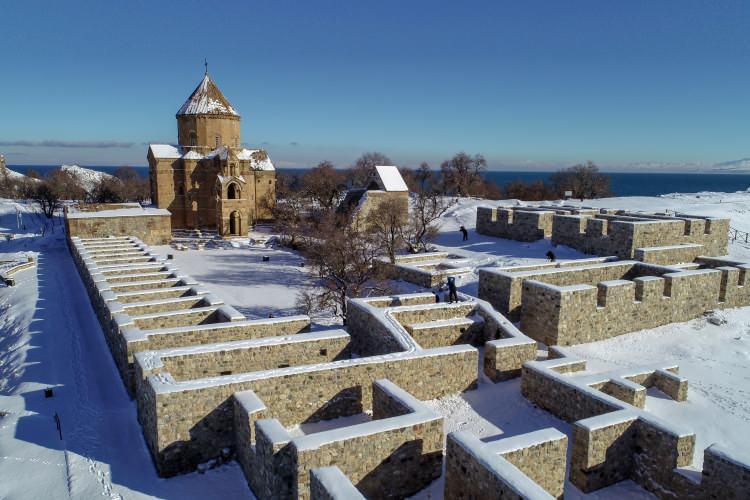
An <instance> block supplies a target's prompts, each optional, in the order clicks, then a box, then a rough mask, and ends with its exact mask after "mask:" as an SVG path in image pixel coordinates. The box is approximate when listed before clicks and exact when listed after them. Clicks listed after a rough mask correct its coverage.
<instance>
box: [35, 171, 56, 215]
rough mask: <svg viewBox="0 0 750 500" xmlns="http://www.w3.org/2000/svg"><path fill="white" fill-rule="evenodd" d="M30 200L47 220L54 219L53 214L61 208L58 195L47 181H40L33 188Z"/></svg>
mask: <svg viewBox="0 0 750 500" xmlns="http://www.w3.org/2000/svg"><path fill="white" fill-rule="evenodd" d="M32 199H33V200H34V201H35V202H36V203H37V204H38V205H39V208H41V209H42V213H43V214H44V215H45V216H46V217H47V218H48V219H51V218H52V217H54V215H55V212H56V211H57V210H58V209H59V208H60V207H61V206H62V201H61V199H60V194H59V193H58V192H57V190H56V189H55V188H54V186H53V185H51V184H50V181H48V180H45V181H41V182H39V183H38V184H37V185H36V186H35V188H34V190H33V193H32Z"/></svg>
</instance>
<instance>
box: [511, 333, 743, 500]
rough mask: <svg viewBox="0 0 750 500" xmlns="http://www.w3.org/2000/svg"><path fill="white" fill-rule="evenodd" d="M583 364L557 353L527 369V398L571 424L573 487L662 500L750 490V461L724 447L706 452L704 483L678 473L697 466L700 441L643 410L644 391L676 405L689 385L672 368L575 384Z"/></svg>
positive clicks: (621, 373)
mask: <svg viewBox="0 0 750 500" xmlns="http://www.w3.org/2000/svg"><path fill="white" fill-rule="evenodd" d="M585 368H586V364H585V361H583V360H581V359H578V358H575V357H574V356H572V355H570V354H568V353H567V352H566V351H564V350H563V349H561V348H553V349H552V350H551V352H550V358H549V359H548V360H547V361H532V362H529V363H526V364H525V365H524V369H523V375H522V378H521V391H522V393H523V395H524V396H525V397H526V398H528V399H529V400H531V401H532V402H533V403H535V404H536V405H538V406H540V407H541V408H543V409H545V410H547V411H549V412H551V413H552V414H553V415H555V416H557V417H559V418H561V419H563V420H565V421H567V422H571V423H572V424H573V435H572V439H571V448H572V454H571V462H570V469H569V471H570V472H569V476H570V477H569V478H570V481H571V482H572V483H573V484H574V485H575V486H576V487H577V488H579V489H580V490H581V491H583V492H584V493H590V492H592V491H595V490H598V489H600V488H603V487H606V486H609V485H612V484H614V483H617V482H620V481H623V480H625V479H631V480H633V481H634V482H636V483H637V484H639V485H640V486H642V487H643V488H645V489H646V490H648V491H651V492H652V493H654V494H655V495H656V496H658V497H660V498H675V497H676V498H700V499H703V498H742V497H743V496H744V495H746V493H747V492H748V491H750V458H747V457H746V458H741V457H740V456H738V455H736V454H735V455H732V454H730V453H727V452H726V450H725V449H723V448H722V447H721V446H719V445H712V446H710V447H708V448H707V449H706V450H705V451H704V468H703V470H702V472H701V477H700V479H691V478H689V477H688V476H686V475H684V474H682V473H681V472H680V471H679V470H677V469H678V468H681V467H688V466H690V465H691V464H692V462H693V455H694V448H695V435H694V434H693V433H692V432H690V431H689V430H687V429H685V428H683V427H682V426H680V425H678V424H675V423H671V422H666V421H664V420H662V419H660V418H658V417H656V416H654V415H652V414H650V413H649V412H647V411H644V410H643V408H644V406H645V401H646V389H647V388H648V387H657V388H659V389H660V390H661V391H662V392H663V393H664V394H665V395H667V396H669V397H670V398H672V399H673V400H675V401H678V402H679V401H684V400H685V399H686V398H687V380H685V379H683V378H681V377H679V375H677V371H678V369H677V367H676V366H673V365H651V366H645V367H636V368H628V369H620V370H616V371H612V372H606V373H596V374H593V375H587V376H580V375H579V376H576V377H571V376H570V374H571V373H575V372H580V371H582V370H585Z"/></svg>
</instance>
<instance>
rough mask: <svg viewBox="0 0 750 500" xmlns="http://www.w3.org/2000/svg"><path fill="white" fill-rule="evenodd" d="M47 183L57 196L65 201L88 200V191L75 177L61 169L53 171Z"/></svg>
mask: <svg viewBox="0 0 750 500" xmlns="http://www.w3.org/2000/svg"><path fill="white" fill-rule="evenodd" d="M47 183H48V184H49V186H50V188H51V189H53V190H54V191H55V193H56V194H57V196H59V197H60V198H61V199H63V200H79V201H83V200H85V199H86V195H87V193H86V190H85V189H84V188H83V187H82V186H81V183H80V182H79V181H78V179H76V178H75V177H74V176H73V175H71V174H70V173H69V172H66V171H65V170H62V169H60V168H58V169H55V170H53V171H52V172H50V173H49V175H48V176H47Z"/></svg>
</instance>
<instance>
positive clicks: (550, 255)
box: [547, 250, 555, 262]
mask: <svg viewBox="0 0 750 500" xmlns="http://www.w3.org/2000/svg"><path fill="white" fill-rule="evenodd" d="M547 260H548V261H550V262H555V253H554V252H553V251H552V250H549V251H548V252H547Z"/></svg>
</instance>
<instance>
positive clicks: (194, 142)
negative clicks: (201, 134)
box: [190, 130, 198, 146]
mask: <svg viewBox="0 0 750 500" xmlns="http://www.w3.org/2000/svg"><path fill="white" fill-rule="evenodd" d="M197 142H198V137H197V136H196V135H195V130H191V131H190V145H191V146H196V145H197Z"/></svg>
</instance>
